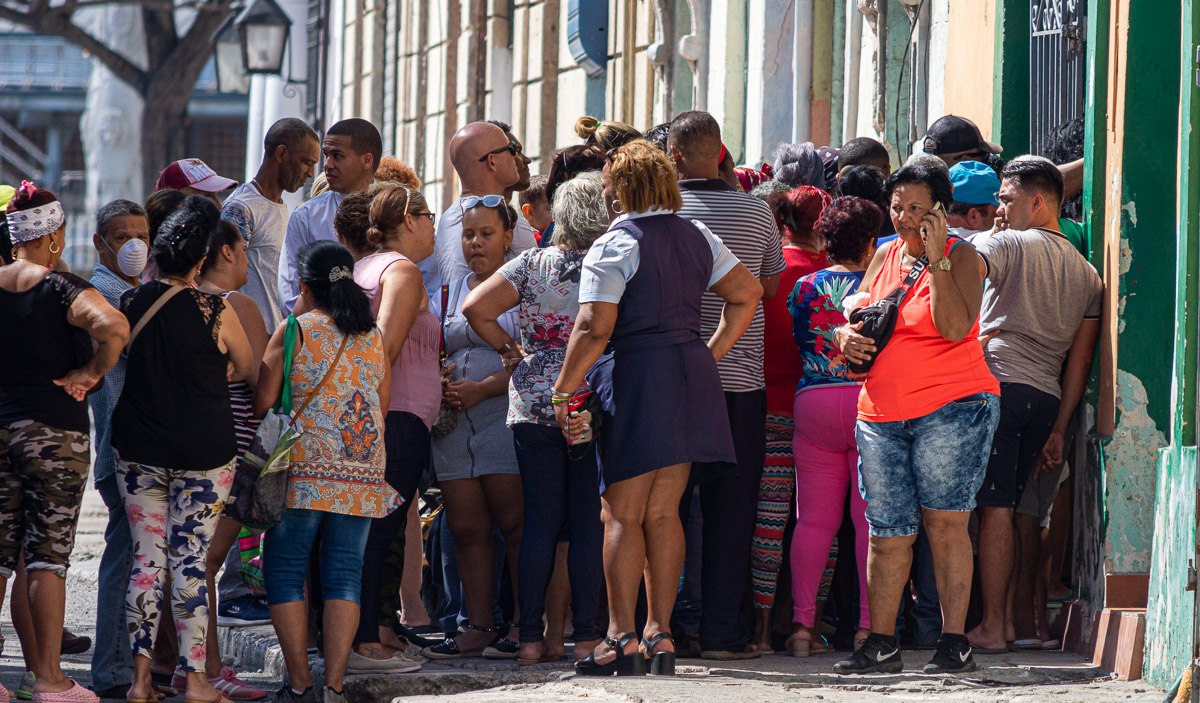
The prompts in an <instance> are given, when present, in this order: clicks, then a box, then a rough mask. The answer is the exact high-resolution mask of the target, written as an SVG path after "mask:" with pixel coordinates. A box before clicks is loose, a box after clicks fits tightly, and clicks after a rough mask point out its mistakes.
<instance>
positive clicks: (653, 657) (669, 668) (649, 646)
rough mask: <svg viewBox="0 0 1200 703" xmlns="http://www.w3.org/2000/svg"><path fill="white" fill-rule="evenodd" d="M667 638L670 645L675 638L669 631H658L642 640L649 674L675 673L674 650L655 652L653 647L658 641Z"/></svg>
mask: <svg viewBox="0 0 1200 703" xmlns="http://www.w3.org/2000/svg"><path fill="white" fill-rule="evenodd" d="M663 640H667V641H668V642H670V643H671V644H672V645H674V644H675V638H674V637H672V636H671V633H670V632H660V633H658V634H657V635H655V636H653V637H651V638H650V639H648V640H645V639H643V640H642V646H643V647H645V648H646V661H648V662H650V672H649V673H650V675H651V676H674V675H675V652H674V651H670V652H655V651H654V648H655V647H656V646H657V645H658V643H659V642H662V641H663Z"/></svg>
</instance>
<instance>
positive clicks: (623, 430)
mask: <svg viewBox="0 0 1200 703" xmlns="http://www.w3.org/2000/svg"><path fill="white" fill-rule="evenodd" d="M601 178H602V181H603V184H604V190H603V191H602V193H601V195H602V197H603V200H604V203H605V205H606V206H607V207H608V209H609V214H610V215H611V216H614V217H616V219H615V220H614V221H613V223H612V224H611V225H610V227H609V230H608V232H607V233H606V234H605V235H603V236H602V237H600V238H599V239H597V240H596V242H595V243H594V244H593V245H592V247H591V249H589V250H588V253H587V256H585V257H584V260H583V271H582V273H581V276H580V284H579V289H580V294H579V302H580V306H579V315H578V317H577V318H576V320H575V326H574V329H572V331H571V339H570V342H569V343H568V345H567V353H566V357H565V360H564V362H563V368H562V372H561V373H559V375H558V380H557V381H556V382H555V384H554V388H553V391H552V392H551V402H552V404H553V407H554V411H555V416H556V418H557V420H558V424H559V426H560V427H562V428H564V429H566V428H567V427H568V409H567V405H568V401H569V400H570V398H571V396H572V395H574V394H575V393H576V390H577V389H578V388H579V386H580V384H581V383H583V381H584V377H585V375H586V376H587V377H588V384H589V385H590V387H591V390H592V391H593V393H595V394H597V395H598V396H599V398H600V399H601V414H602V416H603V417H602V418H601V420H602V423H603V424H602V426H601V429H600V431H599V433H598V437H597V442H598V458H599V463H600V491H601V493H600V499H601V506H602V513H601V515H602V518H603V520H604V575H605V577H606V580H607V585H608V604H609V626H608V636H607V637H605V639H604V641H603V642H601V643H600V644H598V645H597V646H596V647H595V648H594V649H593V650H592V653H591V654H590V655H588V656H587V657H586V658H585V659H582V660H580V661H579V662H578V663H577V664H576V670H577V672H578V673H579V674H581V675H590V676H606V675H610V674H613V673H616V674H618V675H637V674H641V673H644V672H645V670H646V661H647V660H650V662H651V663H650V670H651V673H657V674H673V673H674V670H675V653H674V650H675V648H674V643H673V642H672V640H671V635H670V634H669V632H670V628H669V619H670V616H671V610H672V608H673V606H674V603H675V592H676V589H677V588H678V585H679V573H680V571H681V569H682V568H683V550H684V539H683V527H682V525H681V524H680V521H679V500H680V497H681V496H682V495H683V491H684V488H685V487H686V486H687V482H688V477H689V475H690V473H691V467H692V463H693V462H697V461H700V462H714V463H716V464H722V463H729V464H732V463H733V462H734V452H733V439H732V436H731V434H730V430H729V417H728V415H727V414H726V413H725V410H724V408H725V405H724V399H723V397H722V395H721V382H720V378H719V377H718V375H717V364H716V360H717V359H720V358H721V357H723V356H724V355H725V354H726V353H727V352H728V351H729V349H730V347H732V346H733V343H734V342H735V341H737V339H738V338H739V337H741V335H742V334H743V333H744V332H745V331H746V329H747V328H748V327H749V326H750V322H751V319H752V318H753V316H754V312H755V310H756V309H757V307H758V301H759V299H760V298H761V297H762V286H761V285H760V284H759V283H758V281H757V279H755V278H754V276H753V275H752V274H751V273H750V272H749V270H747V269H746V267H745V266H743V265H742V264H741V263H740V262H739V261H738V260H737V258H736V257H735V256H733V254H732V253H730V251H729V249H728V248H726V247H725V245H724V244H722V243H721V241H720V240H719V239H717V238H716V237H715V236H713V234H712V233H711V232H709V231H708V230H707V229H706V228H705V227H704V226H703V225H701V224H700V223H698V222H694V221H689V220H686V219H684V218H682V217H679V216H678V215H676V214H674V213H675V211H676V210H678V209H679V208H680V207H682V200H681V198H680V195H679V186H678V185H677V180H676V176H675V170H674V168H673V167H672V166H671V163H670V161H668V160H667V157H666V155H665V154H663V152H662V151H660V150H659V149H658V148H657V147H655V146H653V145H652V144H650V143H649V142H647V141H645V140H641V139H639V140H635V141H632V142H630V143H628V144H626V145H624V146H622V147H619V148H617V149H615V150H613V151H611V152H609V154H608V156H607V157H606V160H605V165H604V169H603V171H601ZM618 215H619V217H618ZM706 290H711V291H712V292H713V293H716V294H717V295H719V296H720V297H722V298H724V299H725V301H726V304H725V309H724V311H723V313H722V316H721V323H720V325H719V326H718V328H717V332H716V334H715V335H713V337H712V339H709V340H707V341H706V340H704V339H702V338H701V337H700V298H701V296H702V295H703V294H704V292H705V291H706ZM610 342H611V348H612V351H611V353H610V354H608V355H605V356H604V357H603V358H602V356H601V355H602V354H604V352H605V347H606V346H609V345H610ZM597 360H600V361H599V363H596V362H597ZM593 364H595V367H593ZM589 369H592V370H591V372H589ZM589 429H590V427H587V426H586V424H585V423H584V422H583V421H582V419H580V418H578V417H572V418H571V420H570V431H569V438H570V441H571V442H577V441H580V440H581V439H582V436H583V435H584V433H586V432H587V431H588V430H589ZM730 468H732V467H730ZM643 571H645V573H646V596H647V601H648V615H647V618H646V626H645V629H644V630H643V632H642V633H641V634H642V638H643V639H642V642H641V645H640V647H639V643H638V633H637V632H635V631H634V608H635V606H636V603H637V594H638V584H639V583H640V582H641V579H642V573H643ZM639 649H640V651H639Z"/></svg>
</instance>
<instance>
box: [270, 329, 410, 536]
mask: <svg viewBox="0 0 1200 703" xmlns="http://www.w3.org/2000/svg"><path fill="white" fill-rule="evenodd" d="M298 321H299V323H300V339H299V340H298V344H299V345H300V349H299V351H298V352H297V353H296V355H295V357H294V360H293V362H292V373H291V378H290V379H289V380H290V382H291V384H292V405H293V407H295V408H297V409H299V408H300V407H301V406H302V405H303V404H304V402H305V401H306V400H308V397H309V396H310V395H311V394H312V392H313V388H314V386H316V385H317V384H319V383H320V382H321V379H322V378H324V377H325V373H326V372H327V371H328V370H329V365H330V364H331V363H332V362H333V359H334V357H336V356H337V352H338V347H340V346H341V344H342V338H343V336H344V335H343V334H342V333H341V332H340V331H339V330H338V329H337V327H336V326H335V325H334V323H333V319H332V318H330V317H329V316H328V315H326V314H325V313H323V312H320V311H315V312H309V313H305V314H304V315H301V316H300V317H299V318H298ZM385 363H386V362H385V361H384V353H383V336H382V335H381V334H380V333H379V329H378V328H376V329H373V330H371V331H370V332H368V333H367V334H361V335H353V336H352V337H351V338H350V341H349V342H348V343H347V344H346V350H345V352H343V353H342V357H341V359H340V360H339V361H338V364H337V368H336V369H334V371H333V374H332V375H331V376H330V377H329V381H327V382H326V384H325V387H324V388H323V389H321V394H320V395H319V396H318V397H317V399H316V400H314V401H313V402H312V403H311V404H310V405H309V406H308V407H307V408H306V409H305V410H304V414H303V415H301V416H300V417H298V418H297V419H296V424H295V427H296V429H297V430H298V431H300V432H302V433H303V436H302V437H301V438H300V441H299V442H297V443H296V446H295V447H294V448H293V449H292V457H291V464H290V465H289V467H288V494H287V504H286V505H287V507H289V508H300V509H305V510H321V511H324V512H330V513H340V514H343V515H358V516H362V517H383V516H385V515H387V514H388V513H390V512H392V511H393V510H395V509H396V508H397V507H398V506H399V505H400V502H401V499H400V497H399V495H398V494H397V493H396V491H395V490H394V489H392V487H391V486H389V485H388V484H387V482H386V481H384V478H383V476H384V474H383V472H384V447H383V429H384V418H385V413H384V412H383V411H382V410H381V409H380V407H379V391H378V389H379V384H380V383H382V382H383V377H384V364H385Z"/></svg>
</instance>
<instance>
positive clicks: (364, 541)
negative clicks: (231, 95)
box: [0, 111, 1102, 703]
mask: <svg viewBox="0 0 1200 703" xmlns="http://www.w3.org/2000/svg"><path fill="white" fill-rule="evenodd" d="M576 132H577V133H578V135H579V137H580V139H581V143H580V144H577V145H572V146H568V147H566V148H564V149H563V150H561V151H560V152H558V153H557V154H555V155H553V158H552V159H549V160H548V163H549V167H548V173H547V174H546V175H544V176H531V174H530V169H529V165H530V163H531V160H530V159H529V157H528V156H526V154H525V151H524V147H523V145H522V144H521V142H520V141H519V140H518V139H517V138H516V136H514V134H513V132H512V130H511V128H510V127H509V126H508V125H505V124H503V123H500V122H476V123H471V124H468V125H466V126H464V127H462V128H461V129H460V130H459V131H458V132H457V133H456V134H455V135H454V137H453V139H452V140H451V141H450V143H449V144H448V145H447V150H448V155H449V161H450V164H451V165H452V167H453V168H454V171H455V172H456V174H457V178H458V180H457V183H458V185H459V187H460V193H459V196H458V197H457V198H455V199H454V200H453V201H452V202H450V203H449V205H448V206H447V208H446V210H445V211H444V212H442V213H440V214H439V213H435V212H433V211H432V210H431V209H430V207H429V203H428V202H427V200H426V199H425V196H424V194H423V191H422V187H421V182H420V180H419V177H418V175H417V174H416V173H415V172H414V171H413V169H412V168H410V167H408V166H406V165H404V164H403V163H401V162H399V161H397V160H396V159H395V158H393V157H385V156H384V155H383V153H382V151H383V149H382V142H381V139H380V134H379V131H378V130H377V129H376V127H375V126H374V125H372V124H371V123H370V122H367V121H365V120H362V119H347V120H343V121H341V122H338V123H336V124H334V125H332V126H331V127H329V129H328V130H327V131H326V133H325V134H324V135H323V136H321V135H318V134H317V132H316V131H314V130H313V129H312V128H311V127H310V126H309V125H308V124H306V123H304V122H303V121H301V120H298V119H283V120H280V121H279V122H277V123H276V124H274V125H273V126H272V127H271V128H270V129H269V130H268V132H267V134H266V137H265V140H264V154H263V159H262V163H261V165H260V167H259V168H258V171H257V173H256V175H255V177H254V178H253V179H251V180H250V181H249V182H248V183H244V184H240V185H239V184H237V183H236V182H235V181H234V180H232V179H228V178H224V177H222V176H220V175H218V174H216V173H215V172H213V171H212V169H210V168H209V167H208V166H207V165H205V164H204V163H203V162H202V161H199V160H197V159H185V160H183V161H178V162H175V163H173V164H171V165H169V166H168V167H167V168H166V169H164V171H163V172H162V175H161V177H160V179H159V182H158V190H156V191H155V192H154V193H153V194H152V195H151V196H150V197H149V198H147V199H146V202H145V203H144V204H139V203H135V202H132V201H129V200H116V201H113V202H111V203H108V204H106V205H104V206H103V207H101V208H100V210H99V211H98V212H97V213H96V232H95V235H94V237H93V244H94V246H95V249H96V256H97V260H98V263H97V264H96V266H95V269H94V271H93V272H92V276H91V279H90V281H89V280H84V279H83V278H81V277H79V276H77V275H75V274H72V273H71V272H69V271H67V270H66V268H65V266H64V265H63V261H62V252H63V248H64V246H65V244H66V242H65V231H66V230H65V224H66V223H65V220H66V215H65V214H64V210H63V207H62V205H61V204H60V203H59V201H58V199H57V197H56V196H55V194H54V193H52V192H50V191H47V190H44V189H40V188H37V187H36V186H35V185H34V184H32V183H29V182H25V183H23V184H22V185H21V186H20V187H19V188H15V189H12V188H10V189H8V191H7V195H8V197H9V202H8V203H7V208H6V213H7V216H6V220H5V226H6V229H7V237H8V241H9V242H11V252H10V251H9V247H8V246H7V245H5V246H0V249H3V251H0V254H3V255H4V257H5V265H4V266H2V267H0V301H3V302H2V304H0V320H2V321H3V324H4V326H5V328H6V329H10V330H20V331H21V333H20V334H19V335H17V336H14V337H12V338H11V339H10V341H9V342H8V343H6V344H3V345H0V359H2V360H3V362H4V363H0V438H2V441H0V596H2V595H3V592H4V589H5V586H6V585H7V584H8V582H9V580H12V582H13V589H12V591H13V598H12V605H11V608H12V610H13V621H14V623H15V624H18V627H17V630H18V635H19V637H20V640H21V649H22V653H23V655H24V657H25V662H26V668H27V670H28V671H27V673H26V675H25V677H24V678H23V679H22V680H21V683H20V686H19V688H18V690H17V692H16V693H15V694H14V693H10V692H9V691H8V690H7V689H5V688H4V687H3V686H0V703H7V701H8V699H9V697H10V696H11V695H15V696H17V697H19V698H22V699H32V700H34V701H36V702H37V703H60V702H62V703H86V702H87V701H94V700H96V699H97V698H98V697H99V698H106V699H111V698H117V699H120V698H124V699H126V700H127V701H129V703H156V702H157V701H158V700H161V699H162V698H163V697H164V696H169V695H173V694H175V693H180V692H181V693H183V695H184V698H185V699H186V700H187V701H189V703H218V702H222V703H224V702H226V701H228V700H258V699H264V698H266V697H267V696H268V695H270V694H269V693H268V692H267V691H263V690H260V689H258V688H256V687H254V686H252V685H250V684H248V683H246V682H244V681H242V680H241V679H239V678H238V675H237V673H236V672H235V671H233V670H232V669H231V668H229V667H228V666H225V665H224V664H223V663H222V657H221V652H220V648H219V644H218V641H217V636H216V634H217V628H218V626H222V625H223V626H243V625H256V624H267V623H270V624H271V625H272V626H273V627H274V629H275V632H276V634H277V636H278V639H279V643H280V647H281V649H282V653H283V657H284V661H285V664H286V666H287V671H288V682H287V683H286V684H285V685H284V686H283V687H282V688H281V689H280V690H279V691H277V692H276V693H275V694H274V699H273V700H274V701H276V702H277V703H314V702H315V701H325V702H326V703H336V702H337V701H341V700H344V695H343V682H344V677H345V675H347V674H361V673H380V672H382V673H395V674H402V673H405V672H411V671H415V670H418V669H420V668H421V666H422V663H423V662H424V661H426V660H431V659H432V660H437V659H451V658H461V657H485V658H492V659H515V660H516V661H517V662H518V663H519V664H520V665H533V664H538V663H542V662H552V661H558V660H565V659H567V657H568V654H567V648H566V645H565V644H564V642H565V641H567V640H569V641H571V642H573V645H574V646H573V648H572V650H571V652H572V658H573V659H574V666H575V669H576V672H577V673H578V674H579V675H589V676H604V675H614V674H615V675H642V674H647V673H648V674H651V675H661V676H669V675H672V674H674V672H675V664H676V659H677V658H678V657H686V656H699V657H702V658H704V659H712V660H730V659H746V658H754V657H760V656H764V655H768V654H772V653H774V652H775V651H776V650H781V652H782V653H786V654H790V655H792V656H798V657H806V656H812V655H817V654H821V653H826V652H832V651H834V650H835V649H839V648H841V649H844V650H849V654H848V656H846V658H844V659H843V660H841V661H837V662H836V663H834V664H832V666H833V669H834V670H835V671H837V672H840V673H844V674H852V673H864V672H881V671H882V672H895V671H900V670H901V669H902V667H903V662H902V661H901V654H900V652H901V643H904V644H913V645H916V646H917V647H919V648H927V649H931V650H934V653H933V654H932V657H931V659H930V660H929V661H928V663H926V664H924V666H923V671H924V672H926V673H936V674H943V673H949V674H953V673H958V672H964V671H970V670H972V669H974V668H975V666H976V663H975V655H976V654H986V653H989V652H996V651H1007V650H1008V649H1009V648H1012V647H1017V648H1024V649H1052V648H1055V647H1056V646H1058V643H1057V642H1056V641H1055V640H1053V639H1052V635H1051V632H1050V630H1049V625H1048V623H1047V621H1046V602H1047V599H1048V597H1050V596H1053V595H1054V591H1056V590H1060V589H1061V588H1062V584H1061V583H1060V581H1059V575H1058V574H1057V573H1055V572H1054V569H1052V568H1048V567H1047V566H1046V564H1048V563H1052V562H1053V561H1054V560H1055V559H1056V556H1055V554H1054V553H1053V552H1054V549H1053V540H1052V539H1048V538H1047V536H1046V535H1047V534H1048V530H1049V526H1050V516H1051V512H1052V511H1063V510H1065V509H1064V508H1062V507H1056V505H1057V506H1061V503H1060V502H1059V498H1060V496H1063V495H1065V493H1066V491H1065V490H1063V488H1062V486H1064V484H1065V482H1066V480H1067V472H1066V462H1065V461H1064V456H1065V455H1066V454H1067V453H1068V447H1069V445H1070V443H1071V441H1072V436H1073V434H1074V432H1075V428H1077V427H1078V423H1079V417H1078V413H1079V405H1080V402H1079V401H1080V397H1081V394H1082V391H1083V386H1084V383H1085V381H1086V379H1087V377H1088V374H1089V370H1090V365H1091V362H1092V355H1093V349H1094V345H1095V341H1096V336H1097V332H1098V327H1099V306H1100V295H1101V291H1102V284H1101V281H1100V278H1099V276H1098V275H1097V274H1096V271H1095V270H1094V269H1093V268H1092V266H1091V265H1090V264H1089V263H1088V262H1087V259H1086V258H1085V253H1086V251H1085V245H1084V241H1083V237H1082V231H1081V230H1080V228H1079V226H1078V224H1076V223H1074V222H1071V221H1070V220H1065V219H1061V218H1060V208H1061V206H1062V203H1063V202H1064V199H1065V198H1066V197H1069V196H1071V195H1072V194H1073V193H1074V191H1075V190H1077V189H1078V182H1079V173H1078V170H1079V163H1078V162H1068V163H1066V164H1065V165H1061V166H1057V165H1055V164H1054V163H1052V162H1050V161H1048V160H1047V159H1045V158H1042V157H1038V156H1031V155H1026V156H1020V157H1017V158H1015V159H1012V160H1011V161H1008V162H1007V163H1005V162H1003V161H1002V160H1001V157H1000V156H999V154H1000V153H1002V150H1001V148H1000V147H999V146H998V145H995V144H991V143H989V142H987V141H986V140H984V139H983V137H982V136H981V135H980V132H979V130H978V129H977V128H976V127H975V125H974V124H972V123H971V122H970V121H969V120H966V119H964V118H960V117H955V116H947V117H943V118H941V119H939V120H937V121H936V122H935V123H934V124H933V125H931V126H930V129H929V132H928V135H927V136H926V138H925V139H924V141H923V142H921V143H920V144H918V153H916V154H914V155H913V156H912V157H910V158H909V159H907V161H906V162H905V163H904V164H903V165H901V166H900V167H899V168H897V169H896V170H894V171H893V168H892V167H893V157H892V155H891V154H890V153H889V152H888V150H887V149H886V148H885V147H884V145H883V144H881V143H880V142H878V141H876V140H874V139H871V138H867V137H859V138H855V139H851V140H849V141H848V142H846V143H845V144H843V145H842V146H841V147H838V148H835V147H828V146H825V147H817V146H815V145H813V144H811V143H802V144H790V145H783V146H781V147H780V148H779V150H778V151H777V153H776V156H775V161H774V163H773V164H762V165H761V166H759V167H752V166H736V165H735V163H734V160H733V158H732V156H731V154H730V152H729V150H728V149H727V148H726V147H725V145H724V144H723V142H722V138H721V129H720V126H719V124H718V123H717V121H716V120H715V119H714V118H713V117H712V116H711V115H709V114H708V113H705V112H700V111H688V112H684V113H681V114H679V115H678V116H676V117H675V118H674V119H673V120H672V121H671V122H669V123H666V124H662V125H658V126H655V127H653V128H651V129H649V130H648V131H646V132H645V133H644V134H643V133H641V132H639V131H638V130H637V129H635V128H633V127H632V126H630V125H626V124H621V123H617V122H609V121H603V120H597V119H595V118H592V117H583V118H581V119H580V120H579V121H578V123H577V124H576ZM322 162H323V170H322V172H321V173H320V174H318V175H317V176H316V178H315V179H314V178H313V177H314V171H315V170H316V168H317V165H318V164H319V163H322ZM310 180H311V181H312V185H311V187H310V189H309V198H308V199H307V200H306V201H305V202H304V203H303V204H301V205H300V206H298V207H297V208H296V209H294V210H292V211H290V212H289V208H288V207H287V205H285V204H284V202H283V195H284V193H294V192H297V191H300V190H301V189H304V188H305V186H306V185H308V184H309V182H310ZM230 188H234V190H233V191H232V193H231V194H229V195H228V197H225V198H224V199H222V198H221V197H220V196H219V194H220V193H222V192H225V191H227V190H229V189H230ZM514 195H516V196H517V203H516V204H517V205H519V208H518V207H515V206H514V204H513V202H512V201H513V196H514ZM280 408H283V412H290V414H291V416H292V417H293V418H294V423H295V425H294V427H295V429H296V430H297V431H298V432H299V435H300V436H299V439H298V440H297V442H296V444H295V446H294V448H293V449H292V451H291V455H290V458H289V464H288V466H287V474H286V476H287V481H286V498H285V505H284V509H283V511H282V516H281V517H280V519H279V520H278V522H277V524H275V525H274V526H273V527H271V528H270V529H267V530H266V531H265V532H263V533H262V534H259V533H257V532H256V531H255V530H254V529H250V527H247V526H244V525H242V524H239V523H238V522H236V521H235V520H233V519H232V518H231V517H229V516H228V515H226V514H224V507H225V505H226V502H227V501H228V500H229V498H230V491H231V490H232V487H233V486H234V484H235V474H236V472H237V471H239V470H242V469H241V468H239V464H238V461H237V460H238V457H239V456H241V455H242V454H243V453H244V452H246V450H247V448H248V447H249V446H250V443H251V440H252V439H253V438H254V437H255V433H256V431H257V430H258V425H259V421H260V419H261V418H263V417H264V416H265V415H267V414H268V413H269V412H273V411H274V412H279V411H280ZM89 411H90V416H89ZM92 437H94V440H93V439H92ZM93 441H94V444H93ZM93 454H94V457H95V459H94V468H93V467H92V465H93V460H92V456H93ZM89 471H91V473H92V477H93V480H94V482H95V486H96V489H97V490H98V492H99V493H100V495H101V497H102V498H103V500H104V503H105V505H106V506H107V508H108V510H109V517H108V524H107V527H106V530H105V541H106V545H105V551H104V555H103V558H102V560H101V566H100V576H99V587H98V594H97V607H96V631H95V637H96V646H95V651H94V655H93V659H92V682H93V685H92V690H91V691H89V690H86V689H83V688H82V687H80V686H79V685H78V684H76V683H74V682H73V681H71V680H70V679H68V678H67V677H66V676H65V675H64V674H63V672H62V670H61V668H60V667H59V659H60V655H61V652H62V649H63V642H64V636H65V635H64V631H63V612H64V602H65V576H66V571H67V569H68V567H69V562H70V555H71V552H72V546H73V542H74V534H75V527H76V523H77V520H78V516H79V510H80V504H81V501H82V497H83V491H84V486H85V484H86V481H87V479H88V475H89ZM1054 514H1055V518H1056V523H1055V527H1056V528H1057V529H1058V530H1059V531H1060V532H1061V530H1062V529H1063V525H1065V524H1066V522H1067V521H1068V520H1069V515H1062V514H1060V512H1055V513H1054ZM1060 518H1061V519H1060ZM425 561H427V562H428V566H427V567H426V568H423V562H425ZM976 563H978V568H977V569H976ZM976 571H977V573H976ZM973 580H975V581H977V582H978V584H979V594H980V595H979V597H978V599H977V607H975V608H974V609H972V595H971V592H972V582H973ZM969 611H972V612H973V613H974V614H969ZM777 615H778V616H779V617H776V616H777ZM435 619H436V620H435ZM781 620H782V622H780V621H781ZM914 622H915V627H914ZM968 624H973V625H974V627H973V628H972V629H970V630H968V629H967V626H968ZM432 632H437V633H441V634H442V635H443V636H444V638H443V639H441V640H440V641H437V640H428V639H426V638H425V637H423V635H425V634H429V633H432ZM835 632H836V633H837V634H835ZM0 645H2V640H0ZM313 653H318V654H319V655H320V656H321V657H323V660H324V683H323V690H316V689H314V687H313V680H312V673H311V671H310V665H309V656H310V654H313Z"/></svg>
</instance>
